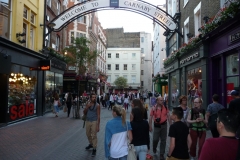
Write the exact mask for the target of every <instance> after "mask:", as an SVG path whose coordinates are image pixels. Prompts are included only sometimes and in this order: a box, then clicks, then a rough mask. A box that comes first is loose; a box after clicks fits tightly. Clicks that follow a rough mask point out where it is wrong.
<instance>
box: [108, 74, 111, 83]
mask: <svg viewBox="0 0 240 160" xmlns="http://www.w3.org/2000/svg"><path fill="white" fill-rule="evenodd" d="M107 82H108V83H111V75H108V78H107Z"/></svg>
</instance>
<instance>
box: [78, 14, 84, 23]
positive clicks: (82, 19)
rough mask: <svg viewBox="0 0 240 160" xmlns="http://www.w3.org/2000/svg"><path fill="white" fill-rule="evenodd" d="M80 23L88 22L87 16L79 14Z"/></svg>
mask: <svg viewBox="0 0 240 160" xmlns="http://www.w3.org/2000/svg"><path fill="white" fill-rule="evenodd" d="M77 22H78V23H84V24H85V23H86V16H79V17H78V19H77Z"/></svg>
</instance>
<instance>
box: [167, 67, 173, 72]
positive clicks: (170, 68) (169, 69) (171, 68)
mask: <svg viewBox="0 0 240 160" xmlns="http://www.w3.org/2000/svg"><path fill="white" fill-rule="evenodd" d="M173 69H174V66H171V67H169V68H167V69H166V72H169V71H171V70H173Z"/></svg>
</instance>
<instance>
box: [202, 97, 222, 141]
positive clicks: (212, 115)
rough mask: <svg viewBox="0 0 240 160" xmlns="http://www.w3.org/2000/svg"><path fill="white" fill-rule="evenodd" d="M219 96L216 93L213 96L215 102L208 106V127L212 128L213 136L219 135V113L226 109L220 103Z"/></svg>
mask: <svg viewBox="0 0 240 160" xmlns="http://www.w3.org/2000/svg"><path fill="white" fill-rule="evenodd" d="M218 99H219V96H218V95H217V94H214V95H213V96H212V101H213V103H211V104H209V105H208V107H207V112H206V116H207V119H208V128H209V129H210V130H211V133H212V136H213V138H217V137H219V133H218V130H217V117H218V115H217V113H218V111H219V110H221V109H224V107H223V106H222V105H221V104H219V103H218Z"/></svg>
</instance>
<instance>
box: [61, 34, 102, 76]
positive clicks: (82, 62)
mask: <svg viewBox="0 0 240 160" xmlns="http://www.w3.org/2000/svg"><path fill="white" fill-rule="evenodd" d="M90 43H91V42H90V41H89V40H88V39H87V38H85V37H80V38H76V39H74V42H73V43H72V45H70V46H69V47H66V48H65V49H64V52H65V51H67V53H68V54H67V55H66V61H67V62H68V63H69V64H74V65H76V66H78V67H77V68H78V72H79V74H80V73H85V72H86V69H87V67H88V66H91V65H94V64H95V62H96V59H97V56H98V53H97V51H91V50H90V48H89V44H90Z"/></svg>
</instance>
